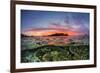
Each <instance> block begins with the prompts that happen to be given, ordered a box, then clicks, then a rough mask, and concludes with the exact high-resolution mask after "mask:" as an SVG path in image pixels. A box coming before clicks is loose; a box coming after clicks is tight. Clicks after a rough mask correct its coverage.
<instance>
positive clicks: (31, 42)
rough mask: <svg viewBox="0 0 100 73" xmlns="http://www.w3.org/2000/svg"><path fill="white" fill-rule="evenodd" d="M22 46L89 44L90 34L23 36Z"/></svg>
mask: <svg viewBox="0 0 100 73" xmlns="http://www.w3.org/2000/svg"><path fill="white" fill-rule="evenodd" d="M21 39H22V40H21V47H22V48H24V49H25V48H27V47H28V48H35V47H38V46H41V45H70V44H71V45H89V36H87V35H83V36H82V35H81V36H34V37H22V38H21Z"/></svg>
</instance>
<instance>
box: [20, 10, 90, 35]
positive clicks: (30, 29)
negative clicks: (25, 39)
mask: <svg viewBox="0 0 100 73" xmlns="http://www.w3.org/2000/svg"><path fill="white" fill-rule="evenodd" d="M89 17H90V15H89V13H82V12H81V13H79V12H60V11H57V12H56V11H37V10H21V33H22V34H25V35H29V36H47V35H51V34H55V33H64V34H68V35H84V34H89V20H90V19H89Z"/></svg>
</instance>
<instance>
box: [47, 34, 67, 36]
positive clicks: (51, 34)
mask: <svg viewBox="0 0 100 73" xmlns="http://www.w3.org/2000/svg"><path fill="white" fill-rule="evenodd" d="M48 36H68V34H64V33H55V34H51V35H48Z"/></svg>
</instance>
